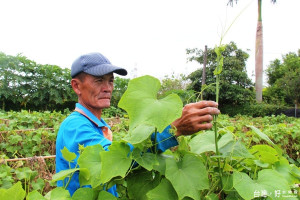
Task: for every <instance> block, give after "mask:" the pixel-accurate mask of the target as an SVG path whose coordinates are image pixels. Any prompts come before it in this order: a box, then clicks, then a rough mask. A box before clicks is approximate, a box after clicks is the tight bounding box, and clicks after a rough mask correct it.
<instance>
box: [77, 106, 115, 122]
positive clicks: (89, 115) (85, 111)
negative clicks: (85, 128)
mask: <svg viewBox="0 0 300 200" xmlns="http://www.w3.org/2000/svg"><path fill="white" fill-rule="evenodd" d="M76 109H79V110H80V111H82V112H83V113H81V112H79V113H81V114H83V115H85V116H86V117H87V118H88V119H89V120H90V121H92V122H93V123H94V124H96V125H97V126H98V127H103V126H107V127H108V128H110V126H109V125H108V124H107V123H106V122H105V121H104V120H103V119H102V118H101V120H99V119H98V118H97V117H96V116H95V115H94V114H93V113H92V112H91V111H89V110H88V109H87V108H85V107H84V106H83V105H81V104H80V103H76Z"/></svg>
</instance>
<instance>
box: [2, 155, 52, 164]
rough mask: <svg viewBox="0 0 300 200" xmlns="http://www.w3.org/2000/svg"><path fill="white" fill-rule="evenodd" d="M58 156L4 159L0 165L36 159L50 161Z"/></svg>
mask: <svg viewBox="0 0 300 200" xmlns="http://www.w3.org/2000/svg"><path fill="white" fill-rule="evenodd" d="M55 157H56V155H51V156H34V157H28V158H12V159H4V160H0V164H2V163H5V162H16V161H27V160H35V159H40V158H43V159H50V158H55Z"/></svg>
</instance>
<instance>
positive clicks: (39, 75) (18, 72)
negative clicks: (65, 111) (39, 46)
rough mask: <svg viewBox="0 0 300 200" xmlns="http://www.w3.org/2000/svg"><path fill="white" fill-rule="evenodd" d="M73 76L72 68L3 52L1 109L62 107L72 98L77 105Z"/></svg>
mask: <svg viewBox="0 0 300 200" xmlns="http://www.w3.org/2000/svg"><path fill="white" fill-rule="evenodd" d="M70 80H71V77H70V69H67V68H66V69H62V68H60V67H59V66H56V65H41V64H37V63H36V62H34V61H32V60H30V59H28V58H26V57H25V56H22V55H21V54H19V55H17V56H9V55H5V54H4V53H1V52H0V102H1V103H2V109H13V110H16V109H32V110H48V109H49V110H56V109H58V110H60V109H61V108H62V107H65V106H66V105H67V104H68V103H70V102H71V104H72V107H74V102H75V101H76V100H77V97H76V95H75V93H74V92H73V90H72V87H71V85H70ZM66 107H68V106H66Z"/></svg>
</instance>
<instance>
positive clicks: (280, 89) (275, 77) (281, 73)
mask: <svg viewBox="0 0 300 200" xmlns="http://www.w3.org/2000/svg"><path fill="white" fill-rule="evenodd" d="M266 71H267V76H268V84H269V85H270V86H269V87H268V88H267V90H266V91H265V93H264V94H265V96H266V97H264V98H265V99H266V100H267V101H268V102H270V103H278V102H281V103H282V102H284V103H286V104H289V105H293V104H297V103H299V101H300V78H299V77H300V50H299V51H298V55H297V54H296V53H288V54H286V55H284V56H283V57H282V62H281V61H280V60H279V59H276V60H274V61H273V62H271V64H270V66H269V67H268V69H267V70H266Z"/></svg>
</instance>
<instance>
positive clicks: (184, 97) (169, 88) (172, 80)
mask: <svg viewBox="0 0 300 200" xmlns="http://www.w3.org/2000/svg"><path fill="white" fill-rule="evenodd" d="M187 85H188V81H187V78H186V77H185V76H184V75H182V74H181V75H179V77H176V76H175V75H174V74H172V75H171V76H170V77H169V76H168V75H167V76H165V77H164V79H162V80H161V88H160V90H159V92H158V97H159V98H164V97H166V96H168V95H170V94H172V93H174V94H177V95H178V96H179V97H180V98H181V101H182V102H183V105H185V104H188V103H191V102H194V101H195V100H196V97H195V94H194V91H193V90H187Z"/></svg>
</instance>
